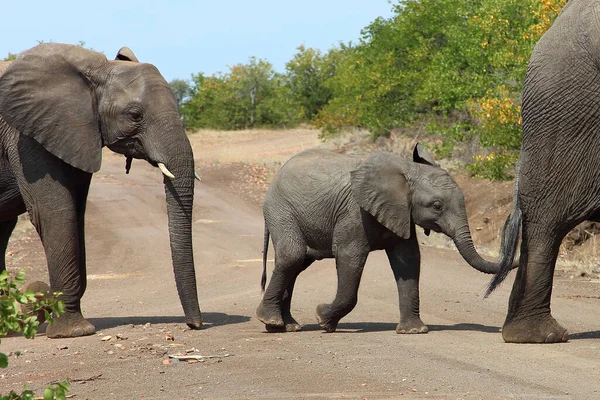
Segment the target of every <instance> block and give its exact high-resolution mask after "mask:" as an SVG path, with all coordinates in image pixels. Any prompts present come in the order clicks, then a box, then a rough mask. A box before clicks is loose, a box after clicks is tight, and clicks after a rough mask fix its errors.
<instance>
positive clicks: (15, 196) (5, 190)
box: [0, 175, 25, 221]
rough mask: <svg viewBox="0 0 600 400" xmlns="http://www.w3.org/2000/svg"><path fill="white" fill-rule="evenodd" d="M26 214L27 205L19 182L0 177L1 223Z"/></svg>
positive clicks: (5, 176)
mask: <svg viewBox="0 0 600 400" xmlns="http://www.w3.org/2000/svg"><path fill="white" fill-rule="evenodd" d="M24 212H25V203H24V202H23V198H22V197H21V192H20V191H19V186H17V182H16V181H15V180H14V179H13V178H12V177H8V176H7V175H0V221H6V220H10V219H13V218H15V217H16V216H17V215H19V214H23V213H24Z"/></svg>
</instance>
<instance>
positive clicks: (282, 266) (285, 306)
mask: <svg viewBox="0 0 600 400" xmlns="http://www.w3.org/2000/svg"><path fill="white" fill-rule="evenodd" d="M282 242H286V241H282ZM305 257H306V245H294V244H293V243H291V242H287V243H282V244H281V245H280V246H279V247H276V248H275V269H274V270H273V275H272V276H271V281H270V282H269V286H268V287H267V290H266V291H265V294H264V296H263V299H262V301H261V302H260V304H259V305H258V308H257V309H256V316H257V318H258V319H259V320H260V321H261V322H263V323H264V324H265V327H266V329H267V331H269V332H281V331H283V330H288V326H287V325H289V329H290V330H294V331H296V330H299V327H300V326H299V325H298V323H297V322H296V321H295V320H294V319H293V318H292V317H291V313H290V310H289V307H290V304H291V297H292V291H293V289H294V283H295V281H296V277H297V276H298V274H299V273H300V272H302V270H304V268H305V267H304V265H305Z"/></svg>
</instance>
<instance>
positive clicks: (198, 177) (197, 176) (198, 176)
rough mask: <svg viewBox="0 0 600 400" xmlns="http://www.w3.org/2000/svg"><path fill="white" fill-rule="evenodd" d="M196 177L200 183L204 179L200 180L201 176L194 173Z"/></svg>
mask: <svg viewBox="0 0 600 400" xmlns="http://www.w3.org/2000/svg"><path fill="white" fill-rule="evenodd" d="M194 176H195V177H196V179H198V180H199V181H201V180H202V179H200V175H198V173H197V172H196V171H194Z"/></svg>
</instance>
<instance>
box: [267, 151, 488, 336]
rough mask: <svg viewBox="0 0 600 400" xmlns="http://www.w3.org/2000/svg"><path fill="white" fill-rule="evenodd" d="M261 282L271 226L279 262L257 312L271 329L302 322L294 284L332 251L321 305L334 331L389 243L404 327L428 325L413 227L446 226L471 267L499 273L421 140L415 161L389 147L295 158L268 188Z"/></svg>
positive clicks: (294, 327) (420, 329) (323, 321)
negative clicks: (329, 284)
mask: <svg viewBox="0 0 600 400" xmlns="http://www.w3.org/2000/svg"><path fill="white" fill-rule="evenodd" d="M263 210H264V217H265V243H264V246H265V248H264V253H263V257H264V258H263V262H264V268H265V271H264V272H263V282H262V284H263V288H264V285H265V282H266V258H267V247H268V243H269V235H271V236H272V239H273V246H274V247H275V269H274V271H273V276H272V277H271V281H270V283H269V286H268V288H267V290H266V292H265V294H264V297H263V300H262V302H261V303H260V305H259V306H258V309H257V311H256V314H257V317H258V319H259V320H260V321H262V322H263V323H264V324H265V325H266V328H267V330H268V331H279V330H286V331H298V330H300V325H299V324H298V323H297V322H296V321H295V320H294V318H293V317H292V315H291V313H290V303H291V298H292V292H293V289H294V283H295V281H296V278H297V276H298V274H299V273H300V272H302V271H303V270H305V269H306V268H308V267H309V266H310V265H311V264H312V263H313V262H314V261H315V260H321V259H323V258H335V260H336V266H337V276H338V288H337V294H336V297H335V300H334V301H333V303H331V304H321V305H319V306H318V307H317V310H316V316H317V320H318V321H319V324H320V325H321V327H322V328H323V329H325V330H326V331H327V332H333V331H335V330H336V327H337V324H338V322H339V321H340V319H341V318H343V317H344V316H345V315H346V314H348V313H349V312H350V311H351V310H352V309H353V308H354V306H355V305H356V302H357V292H358V286H359V283H360V278H361V275H362V271H363V267H364V264H365V261H366V260H367V256H368V255H369V252H371V251H373V250H385V251H386V253H387V255H388V258H389V261H390V266H391V267H392V271H393V272H394V276H395V279H396V283H397V286H398V297H399V305H400V323H399V324H398V326H397V328H396V332H398V333H425V332H427V330H428V328H427V326H426V325H425V324H424V323H423V321H421V318H420V315H419V274H420V253H419V244H418V242H417V236H416V227H415V225H419V226H420V227H422V228H424V229H425V230H426V233H428V230H433V231H435V232H443V233H445V234H446V235H448V236H449V237H451V238H452V239H454V242H455V243H456V246H457V248H458V250H459V251H460V254H461V255H462V256H463V257H464V258H465V260H467V262H468V263H469V264H471V265H472V266H473V267H474V268H476V269H478V270H479V271H482V272H485V273H496V272H497V271H498V264H496V263H491V262H488V261H486V260H484V259H483V258H481V257H480V256H479V254H478V253H477V251H476V250H475V248H474V246H473V241H472V240H471V234H470V231H469V225H468V222H467V214H466V211H465V205H464V199H463V195H462V192H461V190H460V188H459V187H458V185H457V184H456V182H454V180H453V179H452V177H450V175H448V173H447V172H446V171H444V170H443V169H441V168H439V167H438V166H437V165H436V164H435V162H434V161H433V158H432V157H431V155H430V154H429V153H428V152H427V151H426V150H425V148H424V147H423V146H421V145H417V146H416V147H415V150H414V154H413V161H411V160H409V159H405V158H402V157H399V156H397V155H393V154H389V153H376V154H374V155H372V156H371V157H370V158H368V159H366V160H362V159H359V158H355V157H352V156H348V155H341V154H338V153H333V152H329V151H325V150H308V151H305V152H302V153H300V154H298V155H296V156H294V157H293V158H291V159H290V160H289V161H288V162H287V163H286V164H285V165H284V166H283V167H282V168H281V170H280V171H279V173H278V174H277V176H276V177H275V179H274V181H273V183H272V184H271V186H270V188H269V191H268V192H267V194H266V196H265V202H264V208H263Z"/></svg>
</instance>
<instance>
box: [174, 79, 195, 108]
mask: <svg viewBox="0 0 600 400" xmlns="http://www.w3.org/2000/svg"><path fill="white" fill-rule="evenodd" d="M169 86H171V90H172V91H173V94H174V95H175V99H176V100H177V106H178V107H179V108H181V105H182V104H183V102H184V101H185V100H186V98H187V97H188V95H189V94H190V83H189V82H188V81H186V80H184V79H173V80H172V81H171V82H169Z"/></svg>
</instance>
